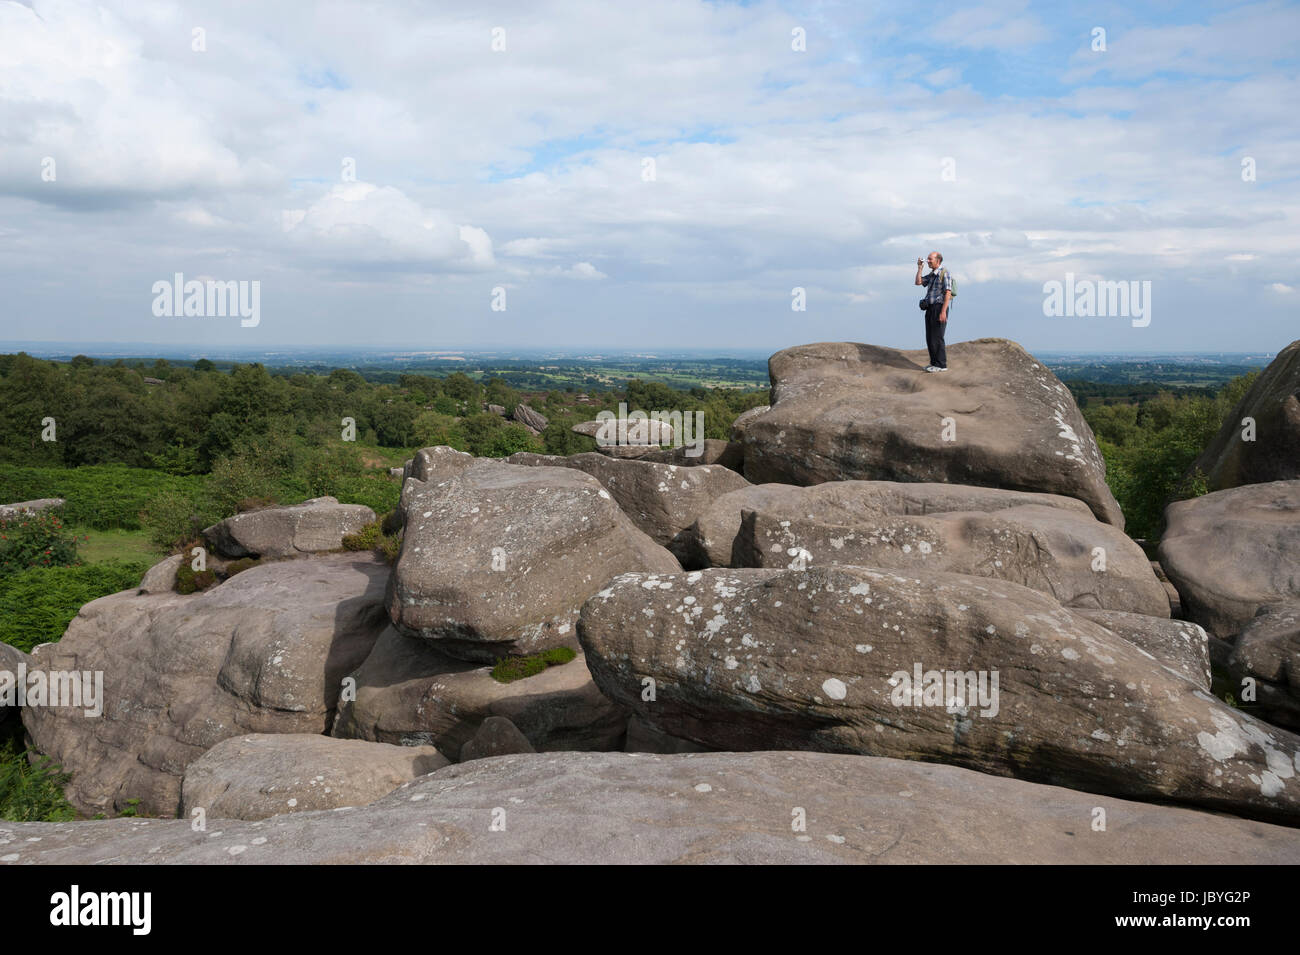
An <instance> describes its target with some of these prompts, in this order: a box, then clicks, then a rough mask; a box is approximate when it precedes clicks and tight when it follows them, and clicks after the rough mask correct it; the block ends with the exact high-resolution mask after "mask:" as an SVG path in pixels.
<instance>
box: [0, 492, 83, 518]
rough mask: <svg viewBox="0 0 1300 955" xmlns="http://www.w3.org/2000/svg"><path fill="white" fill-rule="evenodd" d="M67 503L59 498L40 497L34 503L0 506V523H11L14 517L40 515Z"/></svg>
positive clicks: (23, 502)
mask: <svg viewBox="0 0 1300 955" xmlns="http://www.w3.org/2000/svg"><path fill="white" fill-rule="evenodd" d="M66 503H67V502H66V501H64V499H63V498H61V497H42V498H39V499H37V500H35V501H19V502H18V503H17V504H0V521H12V520H13V519H14V518H16V517H23V516H30V515H32V514H40V513H41V512H42V511H52V510H54V509H56V508H60V507H62V506H63V505H64V504H66Z"/></svg>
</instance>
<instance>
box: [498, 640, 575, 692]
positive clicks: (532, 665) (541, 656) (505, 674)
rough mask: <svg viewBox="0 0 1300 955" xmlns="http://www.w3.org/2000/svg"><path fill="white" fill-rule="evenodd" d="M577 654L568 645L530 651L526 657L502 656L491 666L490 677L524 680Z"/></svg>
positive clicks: (503, 679) (502, 681) (504, 681)
mask: <svg viewBox="0 0 1300 955" xmlns="http://www.w3.org/2000/svg"><path fill="white" fill-rule="evenodd" d="M577 655H578V654H577V653H575V652H574V651H573V650H571V649H570V648H569V647H552V648H551V649H550V650H543V651H541V652H540V653H532V654H529V655H528V656H526V657H504V658H503V659H500V660H498V661H497V665H496V666H494V667H493V668H492V679H494V680H496V681H497V682H498V683H513V682H514V681H515V680H525V679H527V678H528V677H530V676H537V674H539V673H541V672H543V671H544V670H545V669H546V668H547V667H552V666H560V665H561V664H564V663H568V662H569V661H570V660H572V659H573V658H574V657H576V656H577Z"/></svg>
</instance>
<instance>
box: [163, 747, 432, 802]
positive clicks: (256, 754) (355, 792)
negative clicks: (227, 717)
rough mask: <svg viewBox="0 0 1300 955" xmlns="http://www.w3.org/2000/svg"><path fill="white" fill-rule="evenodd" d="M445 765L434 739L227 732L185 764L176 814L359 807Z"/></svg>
mask: <svg viewBox="0 0 1300 955" xmlns="http://www.w3.org/2000/svg"><path fill="white" fill-rule="evenodd" d="M446 765H448V761H447V760H446V759H445V758H444V757H443V756H442V755H441V754H440V753H439V752H438V751H437V750H436V749H434V748H433V747H432V746H389V745H387V744H386V743H367V742H364V741H362V740H356V739H332V738H330V737H328V736H316V735H310V734H302V733H272V734H266V733H258V734H254V735H251V736H232V737H231V738H230V739H227V740H222V741H221V742H220V743H218V744H217V745H216V746H214V747H212V748H211V749H210V750H208V751H207V752H206V753H204V754H203V755H202V756H200V757H199V758H198V759H196V760H195V761H194V762H192V763H190V765H189V766H188V767H187V768H186V770H185V780H184V785H183V787H182V790H181V816H182V817H184V818H186V819H190V818H192V817H193V813H194V810H195V809H202V810H203V812H204V814H205V815H206V816H207V818H209V819H266V818H268V817H270V816H278V815H282V814H285V813H291V812H312V811H314V810H319V809H337V808H338V807H340V806H364V805H366V804H368V803H372V802H374V801H375V800H376V799H379V798H381V797H382V796H386V795H388V794H389V793H390V792H392V791H393V790H394V789H396V788H397V787H398V786H401V785H402V784H403V783H407V782H410V781H411V780H413V779H416V778H418V777H420V776H425V775H427V774H429V773H432V772H435V771H436V770H439V769H442V767H444V766H446Z"/></svg>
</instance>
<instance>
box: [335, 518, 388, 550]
mask: <svg viewBox="0 0 1300 955" xmlns="http://www.w3.org/2000/svg"><path fill="white" fill-rule="evenodd" d="M381 537H383V532H382V531H381V530H380V529H379V522H378V521H371V522H370V523H369V524H367V525H366V526H365V527H363V528H361V530H359V531H357V532H356V533H353V534H345V535H343V549H344V550H374V549H375V548H376V547H378V546H379V539H380V538H381Z"/></svg>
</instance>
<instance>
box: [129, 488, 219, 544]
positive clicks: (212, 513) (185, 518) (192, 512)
mask: <svg viewBox="0 0 1300 955" xmlns="http://www.w3.org/2000/svg"><path fill="white" fill-rule="evenodd" d="M223 516H225V515H221V514H218V513H217V511H216V510H215V508H214V507H213V506H212V504H211V503H209V502H207V501H205V500H204V499H203V497H202V495H201V494H199V493H195V492H192V491H191V492H182V491H176V490H166V491H162V492H161V493H159V494H158V495H157V496H156V497H154V498H153V500H151V501H150V502H149V506H148V507H147V508H146V509H145V510H144V511H142V512H141V514H140V523H141V524H143V525H144V527H145V528H146V529H147V530H148V531H149V543H151V544H153V546H154V547H156V548H158V549H159V550H161V551H174V550H183V549H185V548H186V546H187V545H188V544H190V543H191V542H193V541H196V540H198V538H199V533H200V532H201V531H202V530H203V528H205V527H207V526H209V525H210V524H215V523H216V522H217V521H218V520H220V519H221V517H223Z"/></svg>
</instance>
